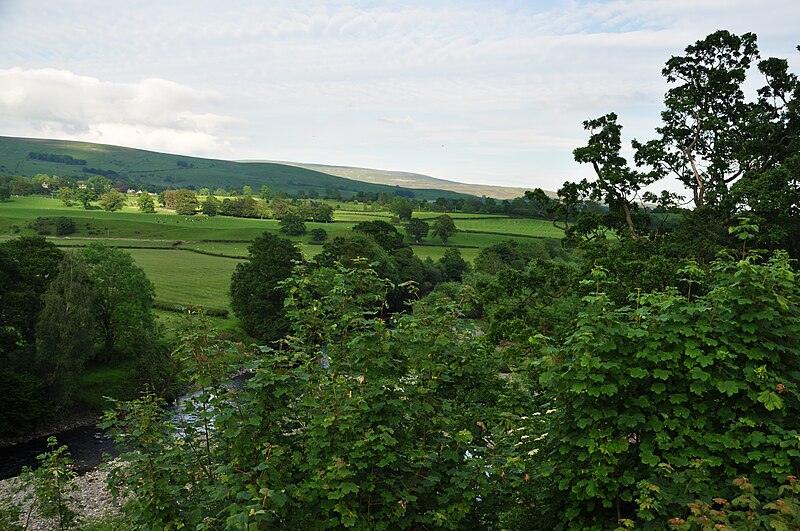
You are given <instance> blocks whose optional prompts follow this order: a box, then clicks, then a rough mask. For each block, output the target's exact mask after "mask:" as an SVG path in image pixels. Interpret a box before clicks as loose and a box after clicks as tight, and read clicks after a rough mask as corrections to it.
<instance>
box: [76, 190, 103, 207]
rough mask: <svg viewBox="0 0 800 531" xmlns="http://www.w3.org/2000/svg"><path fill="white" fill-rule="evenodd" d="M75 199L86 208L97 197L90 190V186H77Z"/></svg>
mask: <svg viewBox="0 0 800 531" xmlns="http://www.w3.org/2000/svg"><path fill="white" fill-rule="evenodd" d="M74 196H75V199H76V200H77V201H78V202H79V203H80V204H82V205H83V208H86V209H88V208H89V207H90V206H91V203H92V201H94V200H95V199H97V194H96V193H95V192H94V190H92V189H91V188H90V187H88V186H86V185H84V186H82V187H81V186H78V189H77V190H75V194H74Z"/></svg>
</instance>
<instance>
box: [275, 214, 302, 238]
mask: <svg viewBox="0 0 800 531" xmlns="http://www.w3.org/2000/svg"><path fill="white" fill-rule="evenodd" d="M280 226H281V228H280V231H281V232H282V233H284V234H286V235H288V236H301V235H303V234H305V233H306V224H305V221H304V220H303V216H301V215H300V214H298V213H297V212H288V213H286V215H284V216H283V219H281V222H280Z"/></svg>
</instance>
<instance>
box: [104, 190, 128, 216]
mask: <svg viewBox="0 0 800 531" xmlns="http://www.w3.org/2000/svg"><path fill="white" fill-rule="evenodd" d="M126 200H127V198H126V197H125V194H123V193H122V192H120V191H119V190H117V189H116V188H112V189H111V190H109V191H108V192H106V193H104V194H103V195H101V196H100V206H101V207H103V210H107V211H109V212H114V211H115V210H120V209H121V208H122V207H124V206H125V202H126Z"/></svg>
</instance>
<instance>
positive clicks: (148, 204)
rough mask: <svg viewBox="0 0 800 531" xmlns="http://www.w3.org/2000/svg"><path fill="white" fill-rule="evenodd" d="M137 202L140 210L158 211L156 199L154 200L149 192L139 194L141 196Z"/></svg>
mask: <svg viewBox="0 0 800 531" xmlns="http://www.w3.org/2000/svg"><path fill="white" fill-rule="evenodd" d="M136 204H137V205H138V206H139V212H144V213H145V214H153V213H155V211H156V205H155V201H153V198H152V197H151V196H150V194H149V193H147V192H142V193H141V194H139V197H138V198H137V199H136Z"/></svg>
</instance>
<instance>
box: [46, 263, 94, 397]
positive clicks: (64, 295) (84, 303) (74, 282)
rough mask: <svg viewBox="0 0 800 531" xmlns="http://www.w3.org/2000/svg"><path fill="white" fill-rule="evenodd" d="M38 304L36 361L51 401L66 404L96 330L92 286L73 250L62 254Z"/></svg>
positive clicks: (84, 267)
mask: <svg viewBox="0 0 800 531" xmlns="http://www.w3.org/2000/svg"><path fill="white" fill-rule="evenodd" d="M42 304H43V307H42V311H41V313H40V314H39V318H38V321H37V325H36V362H37V365H38V366H39V367H40V368H41V370H42V371H43V373H44V375H45V379H46V383H47V386H48V388H49V389H50V393H51V397H52V398H53V400H54V401H55V403H57V404H59V406H65V405H70V404H71V403H72V402H73V400H74V396H75V393H76V391H77V390H78V388H79V385H80V378H81V375H82V373H83V366H84V363H85V362H86V361H87V360H89V359H90V358H91V356H92V350H93V349H92V347H93V338H94V337H95V330H96V316H95V314H94V312H93V308H94V305H95V286H94V283H93V282H92V280H91V279H90V278H89V275H88V273H87V271H86V265H85V264H84V263H83V261H82V260H81V259H80V258H79V257H78V256H77V255H76V254H74V253H66V254H65V255H64V260H63V261H62V262H61V265H60V266H59V271H58V274H57V275H56V277H55V278H54V279H53V281H52V282H51V283H50V285H49V287H48V289H47V292H45V294H44V296H43V297H42Z"/></svg>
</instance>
